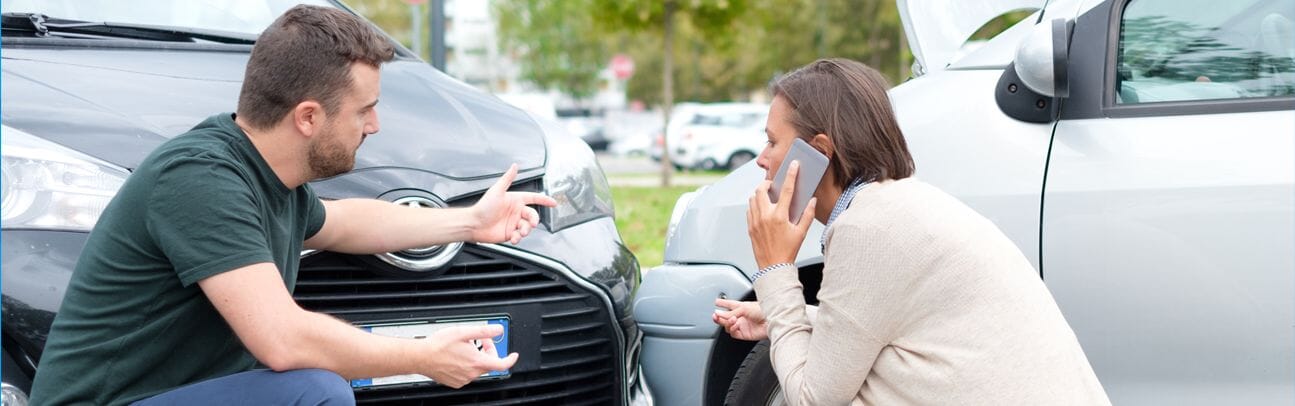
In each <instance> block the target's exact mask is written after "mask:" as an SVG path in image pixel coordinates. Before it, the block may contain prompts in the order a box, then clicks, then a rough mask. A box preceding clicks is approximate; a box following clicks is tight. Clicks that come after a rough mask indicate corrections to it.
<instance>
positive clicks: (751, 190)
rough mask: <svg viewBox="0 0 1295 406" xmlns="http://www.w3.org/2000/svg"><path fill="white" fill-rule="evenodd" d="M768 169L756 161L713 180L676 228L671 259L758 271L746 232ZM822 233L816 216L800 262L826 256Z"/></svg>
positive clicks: (668, 257) (670, 240)
mask: <svg viewBox="0 0 1295 406" xmlns="http://www.w3.org/2000/svg"><path fill="white" fill-rule="evenodd" d="M764 175H765V173H764V170H763V169H760V167H759V166H756V164H755V161H751V162H748V163H747V164H746V165H742V166H741V167H739V168H738V169H737V170H735V171H733V172H732V173H730V174H729V175H728V176H725V177H724V179H721V180H720V181H718V182H715V184H713V185H710V186H708V187H707V188H706V191H705V193H701V194H699V195H698V196H697V197H696V198H695V199H694V200H693V201H692V204H689V205H688V207H687V209H685V210H684V213H683V215H682V217H680V219H679V223H678V225H677V227H676V228H675V229H674V233H673V234H671V235H670V236H669V238H667V239H666V245H665V263H666V264H689V263H694V264H725V265H731V266H733V267H736V268H738V269H740V270H742V271H743V272H745V273H747V274H748V275H750V274H751V273H754V272H755V269H754V268H755V256H754V255H755V254H753V253H752V251H751V238H750V237H748V236H747V234H746V206H747V199H749V198H750V197H751V195H753V194H755V188H756V186H758V185H759V184H760V181H761V180H764ZM822 234H823V224H822V223H819V222H818V221H815V222H814V224H813V225H811V226H810V228H809V234H808V237H806V238H805V242H804V244H801V247H800V254H799V256H798V257H797V258H796V261H797V262H822V257H823V253H822V250H821V247H820V246H819V236H821V235H822ZM644 279H645V282H646V278H644ZM640 300H641V299H640ZM708 320H709V319H708Z"/></svg>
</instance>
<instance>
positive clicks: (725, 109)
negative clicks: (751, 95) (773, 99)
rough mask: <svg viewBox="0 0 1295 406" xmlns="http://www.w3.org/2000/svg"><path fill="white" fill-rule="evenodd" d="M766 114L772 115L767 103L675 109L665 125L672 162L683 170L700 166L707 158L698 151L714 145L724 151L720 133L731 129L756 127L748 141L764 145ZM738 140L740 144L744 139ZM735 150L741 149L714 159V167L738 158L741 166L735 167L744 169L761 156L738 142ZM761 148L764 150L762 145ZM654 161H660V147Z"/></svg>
mask: <svg viewBox="0 0 1295 406" xmlns="http://www.w3.org/2000/svg"><path fill="white" fill-rule="evenodd" d="M767 114H769V105H768V104H764V103H710V104H691V103H690V104H685V105H683V106H681V107H676V109H675V110H674V113H673V114H671V116H670V123H669V124H668V125H666V134H665V137H666V138H665V139H666V141H667V142H668V144H667V145H668V146H669V147H670V162H672V163H674V164H675V166H677V167H680V168H697V167H701V166H702V164H703V162H704V160H705V159H704V157H701V158H699V156H698V151H699V150H700V149H702V147H704V146H706V147H709V146H712V145H713V146H717V147H721V148H722V147H723V145H722V144H724V143H726V142H725V139H724V138H722V137H720V135H719V134H721V133H725V132H726V131H727V130H729V129H733V130H734V131H747V132H748V133H751V131H753V130H752V128H754V129H755V130H754V136H751V137H749V139H755V140H758V142H759V143H760V144H763V142H764V139H765V137H764V119H763V117H765V116H766V115H767ZM733 134H734V133H727V134H726V135H733ZM736 134H741V133H736ZM748 135H750V134H748ZM749 139H748V141H749ZM738 140H739V141H740V140H741V137H739V138H738ZM734 147H735V148H738V149H736V150H733V151H727V152H729V154H728V155H723V156H722V157H719V156H717V157H716V158H715V159H714V160H713V163H715V166H713V167H712V168H714V167H720V166H727V165H728V161H729V159H730V158H735V160H734V163H736V164H738V165H736V166H741V164H743V163H746V161H750V160H751V159H754V157H755V156H756V155H758V154H759V153H760V149H755V150H754V151H750V150H749V149H750V148H746V146H745V144H742V143H737V144H735V145H734ZM760 148H763V145H761V147H760ZM751 152H754V153H751ZM748 153H750V154H749V155H748ZM734 154H736V156H734ZM652 158H653V159H654V160H657V161H660V160H661V151H660V145H659V144H658V145H657V148H656V149H655V150H654V151H653V152H652ZM744 160H745V161H744ZM712 168H708V169H712Z"/></svg>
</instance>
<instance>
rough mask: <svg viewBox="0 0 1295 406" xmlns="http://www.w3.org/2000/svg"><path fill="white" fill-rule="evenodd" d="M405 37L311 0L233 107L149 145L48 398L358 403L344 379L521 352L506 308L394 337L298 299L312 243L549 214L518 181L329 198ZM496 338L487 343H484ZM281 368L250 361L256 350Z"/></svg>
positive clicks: (265, 45)
mask: <svg viewBox="0 0 1295 406" xmlns="http://www.w3.org/2000/svg"><path fill="white" fill-rule="evenodd" d="M393 56H394V51H393V48H392V46H391V45H390V44H389V43H388V41H387V40H386V38H384V37H383V36H381V35H379V34H378V33H377V32H376V31H374V30H373V29H372V28H370V27H369V26H368V24H366V23H365V22H364V21H362V20H360V19H358V18H356V17H354V16H352V15H349V14H347V13H345V12H343V11H340V10H337V9H331V8H322V7H311V6H297V7H295V8H293V9H291V10H289V11H288V12H286V13H284V15H283V16H281V17H279V19H278V20H276V21H275V22H274V24H272V25H271V26H270V27H269V28H267V29H266V30H265V32H264V33H263V34H262V35H261V37H260V39H259V40H258V41H257V44H256V46H255V47H254V48H253V49H252V54H251V58H250V60H249V61H248V64H247V71H246V76H245V78H244V82H243V88H242V91H241V94H240V96H239V102H238V109H237V113H236V114H228V113H227V114H220V115H216V116H213V117H211V118H209V119H207V120H206V121H204V122H202V123H200V124H198V126H197V127H194V129H193V130H191V131H190V132H188V133H186V134H184V135H181V136H179V137H176V138H174V139H172V140H171V141H168V142H167V143H165V144H163V145H162V146H160V147H159V148H158V149H157V150H155V151H154V152H153V153H152V154H151V155H150V156H149V157H148V158H146V159H145V160H144V161H143V162H142V163H141V164H140V165H139V167H138V168H136V170H135V171H134V173H133V174H132V175H131V177H130V179H129V180H127V182H126V184H125V185H124V186H123V187H122V188H121V191H120V192H119V193H118V195H117V196H116V197H115V198H114V199H113V201H112V203H110V204H109V205H108V208H107V209H106V210H105V211H104V214H103V216H102V218H101V219H100V222H99V224H97V225H96V227H95V229H94V231H93V232H92V233H91V235H90V238H89V240H88V241H87V243H86V247H85V249H84V251H83V254H82V257H81V258H80V260H79V261H78V262H77V267H76V270H75V271H74V272H73V275H72V278H71V281H70V282H69V284H68V291H67V294H66V296H65V297H64V301H63V305H62V308H61V310H60V312H59V314H58V316H57V318H56V319H55V321H54V325H53V327H52V329H51V332H50V337H49V340H48V342H47V344H46V347H45V351H44V356H43V357H42V362H41V368H40V370H39V372H38V373H37V375H36V379H35V382H34V383H33V388H32V398H31V400H32V402H33V403H34V404H38V405H40V404H68V403H78V404H81V403H89V404H112V405H115V404H127V403H132V402H138V403H140V404H353V403H354V401H355V400H354V397H353V395H352V392H351V389H350V385H349V383H348V382H347V380H348V379H354V378H366V377H379V376H391V375H400V374H412V373H417V374H423V375H427V376H429V377H431V378H432V379H434V380H436V381H437V382H439V383H442V384H445V385H448V386H451V387H456V388H457V387H462V386H463V385H466V384H467V383H469V382H470V381H471V380H472V379H474V378H476V377H478V376H480V375H481V374H483V373H485V372H487V371H491V370H503V369H507V368H510V367H511V366H512V365H513V363H514V362H516V360H517V354H515V353H514V354H511V355H509V356H508V357H506V358H503V359H500V358H499V357H497V356H496V355H494V348H493V347H492V345H491V342H492V340H490V339H489V338H490V337H493V336H496V335H499V334H501V333H502V331H501V329H500V328H499V327H498V326H490V327H485V326H482V327H473V328H467V327H463V328H454V329H446V330H442V331H440V332H438V333H436V334H434V335H431V336H429V337H428V338H427V339H423V340H412V339H398V338H390V337H382V336H377V335H372V334H369V333H366V332H363V331H361V330H359V329H357V328H355V327H353V326H351V325H349V324H347V323H345V322H343V321H340V320H337V319H334V318H331V317H329V316H327V315H323V314H319V313H312V312H308V311H305V310H303V309H301V308H300V307H298V306H297V305H296V303H295V302H294V301H293V299H292V295H291V293H290V292H291V291H292V289H293V287H294V286H295V284H296V277H297V267H298V264H299V259H300V253H301V251H302V249H303V248H304V249H317V250H330V251H336V252H344V253H357V254H358V253H379V252H391V251H398V250H402V249H407V248H413V247H424V246H430V245H438V244H444V243H448V242H452V241H477V242H490V243H498V242H504V241H510V242H513V243H516V242H517V241H519V240H520V239H521V238H523V237H525V236H526V235H527V234H528V233H529V232H530V230H531V228H532V227H534V226H536V224H537V223H538V221H539V215H538V213H537V212H536V211H535V209H533V208H530V207H528V206H527V205H535V204H537V205H543V206H553V205H555V202H554V201H553V199H551V198H548V197H546V196H542V195H539V194H533V193H510V192H507V188H508V186H509V185H510V184H511V183H512V181H513V180H514V178H515V177H516V175H517V169H516V166H515V165H514V166H513V167H512V168H510V169H509V170H508V171H507V173H506V174H505V175H504V176H503V177H502V178H501V179H500V180H499V181H498V182H497V183H496V184H495V185H494V186H493V187H491V188H490V189H489V190H488V191H487V192H486V193H485V194H484V195H483V196H482V198H481V200H480V201H478V203H477V204H476V205H474V206H472V207H470V208H461V209H440V210H432V209H418V208H410V207H402V206H397V205H393V204H390V203H387V202H382V201H377V200H368V199H347V200H338V201H327V202H324V201H321V200H320V199H319V198H317V197H316V196H315V194H314V192H313V191H312V190H311V188H310V186H309V185H307V184H306V182H308V181H310V180H312V179H319V178H325V177H330V176H334V175H338V174H341V173H344V172H346V171H349V170H350V169H351V168H352V167H353V166H354V163H355V152H356V149H357V148H359V146H360V144H361V143H362V142H363V141H364V138H365V137H366V136H367V135H370V134H374V133H376V132H378V118H377V113H376V112H375V111H374V106H375V105H376V104H377V103H378V96H379V67H380V65H381V64H382V63H383V62H386V61H389V60H391V58H392V57H393ZM474 340H479V342H481V343H483V346H484V347H483V348H478V347H477V346H476V345H474V344H473V342H474ZM258 362H259V363H260V364H262V365H264V366H266V367H269V369H270V370H253V368H254V367H256V365H257V363H258Z"/></svg>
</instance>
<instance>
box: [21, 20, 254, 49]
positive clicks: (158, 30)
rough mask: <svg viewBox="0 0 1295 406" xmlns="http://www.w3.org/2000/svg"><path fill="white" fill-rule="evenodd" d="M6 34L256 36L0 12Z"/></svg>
mask: <svg viewBox="0 0 1295 406" xmlns="http://www.w3.org/2000/svg"><path fill="white" fill-rule="evenodd" d="M0 31H3V35H10V34H17V35H26V36H34V37H37V38H46V37H52V36H58V37H68V38H105V37H106V38H129V39H140V40H147V41H166V42H195V41H194V40H204V41H211V42H219V43H224V44H247V45H251V44H255V43H256V36H255V35H248V34H241V33H234V32H228V31H219V30H204V29H199V28H188V27H172V26H164V25H144V24H126V23H110V22H95V21H80V20H67V19H62V18H53V17H49V16H46V15H44V14H39V13H4V14H2V15H0Z"/></svg>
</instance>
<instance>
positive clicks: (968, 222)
mask: <svg viewBox="0 0 1295 406" xmlns="http://www.w3.org/2000/svg"><path fill="white" fill-rule="evenodd" d="M825 257H826V259H825V265H826V266H825V268H824V270H823V285H822V289H821V290H820V291H819V293H818V299H819V302H820V303H819V309H818V311H817V315H815V317H814V320H813V321H812V324H811V321H810V319H809V318H808V317H807V314H806V306H805V300H804V296H803V293H802V287H801V284H800V282H799V281H798V280H797V277H796V275H797V272H796V269H794V268H787V269H780V270H776V271H773V272H770V273H769V274H767V275H765V276H763V277H761V278H760V279H759V280H757V281H756V282H755V291H756V294H757V295H758V297H759V300H760V306H761V308H762V309H763V310H764V313H765V315H766V317H767V319H768V322H769V339H770V341H771V346H770V348H771V350H770V358H771V359H772V361H773V368H774V371H775V372H776V373H777V375H778V381H779V382H780V383H781V384H782V388H783V391H784V395H785V397H786V399H787V403H788V404H791V405H844V404H856V405H857V404H871V405H955V404H956V405H964V404H992V405H1048V404H1082V405H1089V404H1110V400H1108V399H1107V397H1106V392H1105V391H1103V390H1102V386H1101V384H1100V383H1099V382H1098V381H1097V376H1096V375H1094V374H1093V369H1092V367H1091V366H1089V364H1088V359H1087V358H1086V357H1085V356H1084V352H1083V349H1081V348H1080V347H1079V342H1078V340H1076V338H1075V334H1074V332H1073V331H1072V330H1071V329H1070V326H1069V325H1067V324H1066V320H1065V319H1064V318H1063V317H1062V315H1061V311H1060V310H1059V309H1058V308H1057V304H1056V302H1055V301H1053V299H1052V295H1051V294H1050V293H1048V289H1047V288H1046V287H1045V286H1044V284H1043V282H1042V281H1041V280H1040V279H1039V274H1038V272H1036V271H1035V270H1034V268H1033V267H1032V266H1030V263H1029V261H1028V260H1026V258H1025V256H1023V255H1022V254H1021V252H1020V250H1018V249H1017V248H1016V246H1015V245H1013V244H1012V242H1011V241H1009V240H1008V239H1007V237H1006V236H1004V235H1003V233H1002V232H1001V231H999V230H998V228H996V227H995V226H994V225H993V224H992V223H990V222H989V220H987V219H985V218H984V217H982V216H980V215H979V214H977V213H976V212H975V211H973V210H971V208H969V207H967V206H966V205H963V204H962V203H961V202H959V201H958V200H957V199H955V198H953V197H952V196H949V195H948V194H945V193H944V192H941V191H940V190H938V189H936V188H935V187H932V186H930V185H928V184H926V183H923V182H921V181H918V180H915V179H905V180H900V181H887V182H881V183H876V184H872V185H868V186H867V187H865V188H864V189H863V190H860V191H859V193H858V195H856V196H855V198H854V201H853V204H851V205H850V208H849V209H847V210H845V212H843V213H842V214H840V215H839V216H838V217H837V219H836V220H835V222H834V223H833V224H832V226H831V228H830V229H829V230H828V237H827V252H826V253H825Z"/></svg>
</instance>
